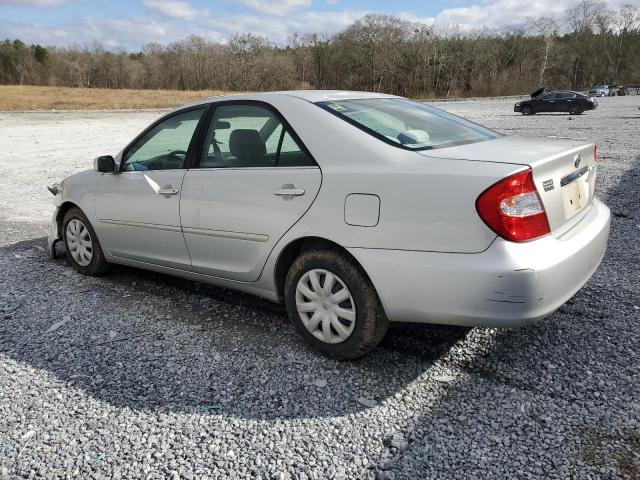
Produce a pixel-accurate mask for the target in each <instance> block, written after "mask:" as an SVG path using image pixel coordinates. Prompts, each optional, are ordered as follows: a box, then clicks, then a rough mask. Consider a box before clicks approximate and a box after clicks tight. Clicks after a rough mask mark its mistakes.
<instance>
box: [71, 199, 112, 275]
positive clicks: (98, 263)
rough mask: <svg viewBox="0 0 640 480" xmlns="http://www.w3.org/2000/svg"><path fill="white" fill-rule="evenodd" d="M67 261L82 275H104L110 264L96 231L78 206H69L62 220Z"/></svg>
mask: <svg viewBox="0 0 640 480" xmlns="http://www.w3.org/2000/svg"><path fill="white" fill-rule="evenodd" d="M62 235H63V238H64V246H65V250H66V253H67V261H68V262H69V263H70V264H71V265H72V266H73V268H75V269H76V270H77V271H78V272H80V273H82V274H84V275H94V276H99V275H104V274H105V273H107V272H108V271H109V269H110V265H109V264H108V263H107V261H106V260H105V258H104V253H103V252H102V248H101V247H100V242H99V241H98V237H97V236H96V232H95V231H94V230H93V227H92V226H91V224H90V223H89V220H88V219H87V217H86V216H85V215H84V213H82V210H80V209H79V208H75V207H74V208H71V209H69V211H68V212H67V213H66V214H65V216H64V220H63V221H62Z"/></svg>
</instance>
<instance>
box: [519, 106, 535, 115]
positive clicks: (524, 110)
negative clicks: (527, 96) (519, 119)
mask: <svg viewBox="0 0 640 480" xmlns="http://www.w3.org/2000/svg"><path fill="white" fill-rule="evenodd" d="M520 111H521V112H522V115H533V108H531V105H523V106H522V109H521V110H520Z"/></svg>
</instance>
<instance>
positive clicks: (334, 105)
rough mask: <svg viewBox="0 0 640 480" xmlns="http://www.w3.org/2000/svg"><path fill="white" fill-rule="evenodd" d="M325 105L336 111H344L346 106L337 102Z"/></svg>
mask: <svg viewBox="0 0 640 480" xmlns="http://www.w3.org/2000/svg"><path fill="white" fill-rule="evenodd" d="M327 106H328V107H329V108H331V109H332V110H335V111H336V112H344V111H345V110H346V108H345V107H343V106H342V105H340V104H339V103H330V104H329V105H327Z"/></svg>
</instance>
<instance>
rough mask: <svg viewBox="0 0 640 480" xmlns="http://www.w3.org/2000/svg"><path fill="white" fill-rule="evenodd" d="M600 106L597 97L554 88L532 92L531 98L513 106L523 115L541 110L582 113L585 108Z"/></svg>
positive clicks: (515, 110) (590, 108)
mask: <svg viewBox="0 0 640 480" xmlns="http://www.w3.org/2000/svg"><path fill="white" fill-rule="evenodd" d="M597 106H598V102H596V101H595V99H593V98H591V97H589V96H588V95H585V94H583V93H578V92H570V91H567V90H554V91H552V92H546V91H545V90H544V88H541V89H540V90H536V91H535V92H533V93H532V94H531V100H523V101H521V102H517V103H516V104H515V105H514V106H513V111H514V112H521V113H522V114H523V115H533V114H534V113H539V112H569V113H570V114H572V115H580V114H581V113H582V112H584V111H585V110H593V109H595V108H596V107H597Z"/></svg>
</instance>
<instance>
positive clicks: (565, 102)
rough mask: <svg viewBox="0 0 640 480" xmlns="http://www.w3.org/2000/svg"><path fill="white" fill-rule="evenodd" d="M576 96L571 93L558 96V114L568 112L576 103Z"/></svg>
mask: <svg viewBox="0 0 640 480" xmlns="http://www.w3.org/2000/svg"><path fill="white" fill-rule="evenodd" d="M575 98H576V96H575V94H573V93H570V92H562V93H559V94H558V100H557V110H556V111H558V112H568V111H569V107H570V106H571V104H572V103H574V101H575Z"/></svg>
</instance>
